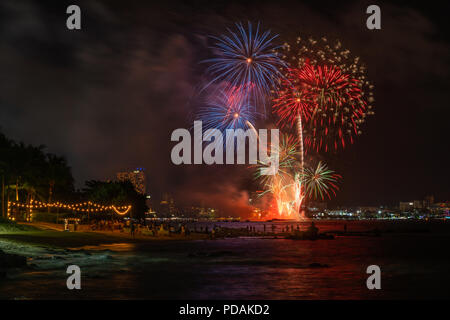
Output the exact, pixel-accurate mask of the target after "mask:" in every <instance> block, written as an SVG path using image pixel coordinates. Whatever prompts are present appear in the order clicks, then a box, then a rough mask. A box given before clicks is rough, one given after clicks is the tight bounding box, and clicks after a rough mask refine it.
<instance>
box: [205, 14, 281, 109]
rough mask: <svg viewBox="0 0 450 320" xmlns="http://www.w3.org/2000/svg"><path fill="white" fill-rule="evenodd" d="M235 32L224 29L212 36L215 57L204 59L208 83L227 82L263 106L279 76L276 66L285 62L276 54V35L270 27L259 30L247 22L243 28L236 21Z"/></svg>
mask: <svg viewBox="0 0 450 320" xmlns="http://www.w3.org/2000/svg"><path fill="white" fill-rule="evenodd" d="M236 27H237V32H235V31H232V30H231V29H227V30H228V32H229V34H226V35H225V34H224V35H221V36H219V37H212V38H213V39H215V40H216V42H215V44H214V46H213V47H212V49H213V50H214V52H215V54H216V57H215V58H212V59H208V60H205V61H204V62H206V63H210V64H211V65H210V66H209V67H208V69H207V72H208V73H209V74H210V75H212V77H213V79H212V80H211V81H210V82H209V83H208V84H207V85H206V86H205V87H207V86H209V85H211V84H212V83H217V82H223V81H225V82H226V83H228V86H229V87H231V88H236V87H240V88H243V89H245V90H246V91H247V92H246V95H247V97H249V98H252V100H253V101H254V102H255V103H254V104H255V105H254V106H253V107H256V105H257V104H261V105H263V106H264V108H265V103H266V101H267V98H268V97H269V96H270V93H271V90H273V89H276V88H277V86H278V83H279V79H280V78H281V77H282V74H281V72H280V68H281V67H283V66H285V63H284V62H283V60H282V59H281V58H280V57H279V56H278V54H277V52H276V49H278V48H279V46H277V45H276V44H274V39H275V38H276V37H277V35H271V34H270V31H264V32H262V31H261V30H260V25H259V23H258V25H257V27H256V30H254V29H253V28H252V25H251V23H250V22H249V23H248V27H247V29H246V28H245V27H244V26H243V25H242V23H236Z"/></svg>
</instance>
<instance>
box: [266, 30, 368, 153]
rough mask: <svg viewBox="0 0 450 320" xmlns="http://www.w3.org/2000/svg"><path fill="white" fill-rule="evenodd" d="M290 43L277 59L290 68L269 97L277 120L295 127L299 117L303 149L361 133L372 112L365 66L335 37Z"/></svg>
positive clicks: (335, 144) (332, 145)
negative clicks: (274, 95)
mask: <svg viewBox="0 0 450 320" xmlns="http://www.w3.org/2000/svg"><path fill="white" fill-rule="evenodd" d="M295 47H296V49H293V48H292V46H290V45H289V44H285V45H284V46H283V52H284V53H283V55H282V57H283V58H285V59H287V60H288V61H289V65H290V67H289V68H287V71H286V79H283V80H282V83H283V88H282V89H281V90H280V94H279V96H278V97H277V98H276V99H275V100H274V102H275V104H274V112H275V113H276V114H277V115H278V116H279V118H280V121H279V124H280V125H281V126H285V125H287V124H291V125H295V123H296V121H297V120H299V118H301V119H300V120H303V122H305V123H306V125H304V126H303V128H302V129H303V130H302V134H303V135H304V137H305V138H304V143H305V146H306V149H307V150H315V151H316V152H319V151H325V152H327V151H331V150H334V151H336V150H338V148H339V147H342V148H344V147H345V145H346V144H347V143H353V141H354V136H356V135H360V134H361V133H362V131H361V128H360V126H361V124H362V123H364V122H365V119H366V117H367V116H369V115H373V114H374V112H373V106H372V105H371V103H372V102H374V98H373V93H372V89H373V87H374V86H373V85H372V84H370V83H369V81H368V80H367V79H366V75H365V67H364V66H363V65H361V64H360V58H359V57H354V58H353V57H352V56H351V54H350V51H349V50H348V49H343V48H342V45H341V43H340V42H339V41H337V42H336V43H335V44H329V43H328V40H327V38H325V37H323V38H321V40H319V41H316V40H313V39H312V38H309V39H307V40H306V41H302V40H301V38H297V41H296V44H295Z"/></svg>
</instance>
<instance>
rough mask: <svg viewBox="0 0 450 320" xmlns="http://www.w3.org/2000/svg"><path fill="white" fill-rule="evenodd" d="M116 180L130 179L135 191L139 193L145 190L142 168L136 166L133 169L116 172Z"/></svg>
mask: <svg viewBox="0 0 450 320" xmlns="http://www.w3.org/2000/svg"><path fill="white" fill-rule="evenodd" d="M117 180H119V181H130V182H131V183H132V184H133V186H134V188H135V189H136V191H137V192H139V193H141V194H145V192H146V190H147V188H146V181H145V173H144V168H136V169H135V170H133V171H125V172H118V173H117Z"/></svg>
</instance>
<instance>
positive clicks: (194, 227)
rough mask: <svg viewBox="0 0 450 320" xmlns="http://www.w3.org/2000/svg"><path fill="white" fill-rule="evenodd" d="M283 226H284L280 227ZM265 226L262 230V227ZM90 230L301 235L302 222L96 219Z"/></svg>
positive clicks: (313, 230) (309, 231)
mask: <svg viewBox="0 0 450 320" xmlns="http://www.w3.org/2000/svg"><path fill="white" fill-rule="evenodd" d="M280 227H281V229H280ZM261 229H262V230H261ZM90 230H91V231H108V232H122V233H129V234H130V235H131V236H133V237H134V236H136V235H145V236H153V237H158V236H171V235H182V236H189V235H190V234H192V233H195V234H206V235H208V237H209V238H217V237H226V236H244V235H247V236H264V235H277V234H294V235H295V234H299V233H300V225H299V224H297V225H294V224H290V225H282V226H280V225H278V226H276V225H274V224H272V225H266V224H263V225H262V228H261V227H260V228H259V229H257V227H256V226H255V225H247V226H246V227H245V228H239V229H238V228H228V227H220V226H217V225H213V226H211V225H201V224H192V223H186V222H174V221H166V222H164V221H162V222H161V221H151V222H147V223H146V224H143V223H140V222H139V221H137V220H133V219H129V220H96V221H93V222H91V224H90ZM318 231H319V229H318V228H317V227H316V226H315V224H314V222H312V223H311V225H310V226H309V227H308V228H306V229H305V230H303V233H306V234H308V235H310V236H313V237H315V236H317V234H318Z"/></svg>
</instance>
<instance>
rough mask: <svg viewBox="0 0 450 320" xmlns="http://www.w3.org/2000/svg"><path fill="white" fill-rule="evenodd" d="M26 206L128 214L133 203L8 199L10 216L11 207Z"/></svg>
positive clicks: (31, 208)
mask: <svg viewBox="0 0 450 320" xmlns="http://www.w3.org/2000/svg"><path fill="white" fill-rule="evenodd" d="M14 207H15V208H25V209H30V210H33V209H44V208H62V209H67V210H72V211H76V212H86V213H99V212H106V211H110V210H112V211H114V212H115V213H117V214H118V215H126V214H127V213H128V212H129V211H130V210H131V208H132V206H131V205H128V206H114V205H109V206H104V205H101V204H98V203H94V202H91V201H87V202H80V203H71V204H67V203H61V202H53V203H46V202H42V201H36V200H34V201H31V202H30V203H29V204H24V203H20V202H15V201H8V218H9V217H10V216H11V208H14Z"/></svg>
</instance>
